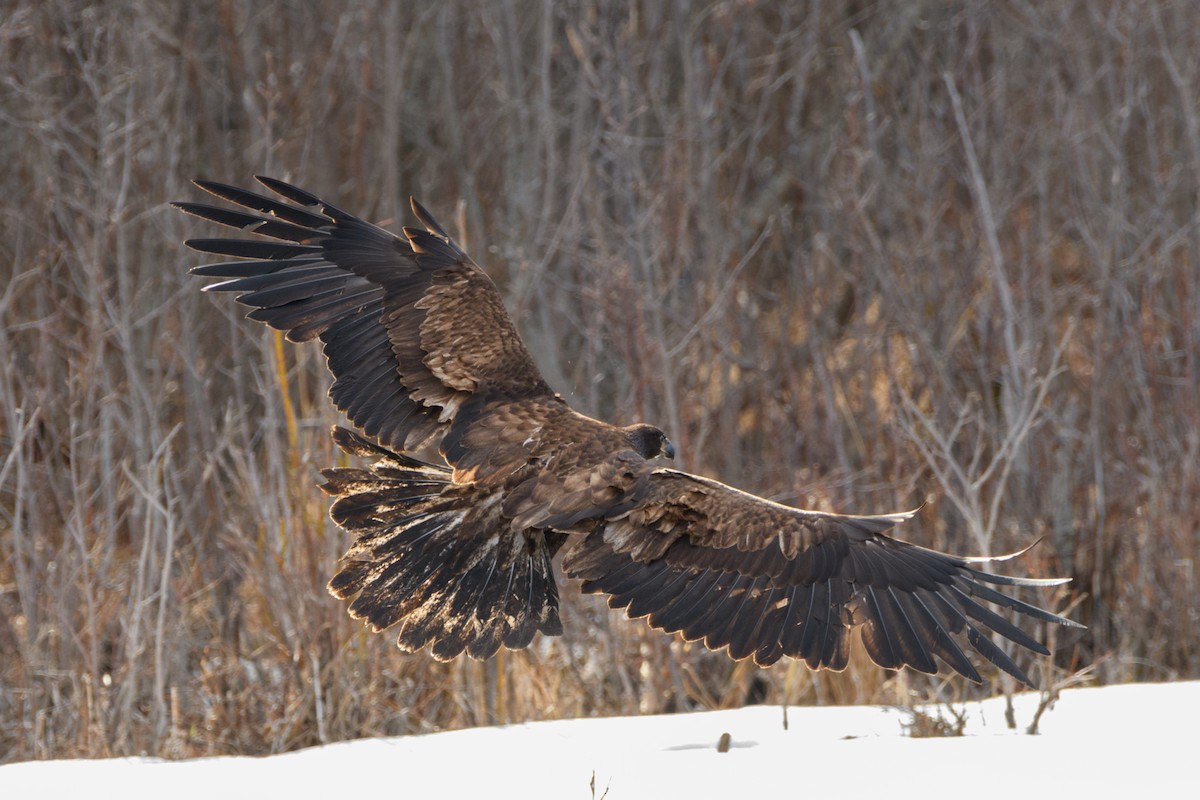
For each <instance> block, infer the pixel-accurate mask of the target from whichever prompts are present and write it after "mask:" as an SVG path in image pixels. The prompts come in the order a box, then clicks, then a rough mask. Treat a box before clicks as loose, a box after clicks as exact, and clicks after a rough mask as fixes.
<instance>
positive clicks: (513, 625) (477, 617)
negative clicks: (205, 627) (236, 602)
mask: <svg viewBox="0 0 1200 800" xmlns="http://www.w3.org/2000/svg"><path fill="white" fill-rule="evenodd" d="M333 440H334V441H335V442H336V443H337V445H338V447H340V448H341V449H342V450H344V451H346V452H347V453H350V454H351V455H356V456H365V457H368V458H373V459H375V462H374V463H373V464H371V465H370V466H369V467H367V468H366V469H353V468H339V469H327V470H324V472H323V473H322V474H324V476H325V478H326V480H327V483H325V484H324V485H323V486H322V487H321V488H322V489H324V490H325V492H326V493H328V494H330V495H333V496H334V497H336V498H337V499H336V500H335V501H334V503H333V506H332V507H331V508H330V512H329V513H330V515H331V516H332V517H333V520H334V522H336V523H337V524H338V525H340V526H341V527H342V528H343V529H345V530H346V531H348V532H349V533H352V534H354V536H355V537H356V538H355V542H354V544H353V545H351V547H350V549H349V550H347V551H346V554H345V556H344V557H343V563H342V567H341V569H340V571H339V572H338V573H337V575H335V576H334V577H333V580H331V581H330V582H329V591H330V593H332V594H333V595H334V596H336V597H339V598H342V599H344V600H348V599H351V598H353V601H352V602H351V604H350V614H351V615H352V616H354V617H356V618H358V619H362V620H365V621H366V622H367V623H368V624H369V625H370V626H371V628H372V629H373V630H376V631H382V630H385V629H387V628H391V627H392V626H394V625H400V633H399V635H398V637H397V640H396V644H397V645H398V646H399V647H400V649H401V650H404V651H405V652H416V651H418V650H420V649H421V648H423V647H425V646H426V645H429V644H432V648H431V652H432V654H433V657H434V658H436V659H438V660H439V661H447V660H449V659H451V658H454V657H455V656H457V655H459V654H461V653H462V652H463V651H464V650H465V651H466V652H467V653H468V654H469V655H471V656H472V657H474V658H488V657H490V656H492V655H494V654H495V653H496V651H497V650H498V649H499V648H500V645H502V644H503V645H504V646H505V647H508V648H510V649H514V650H515V649H520V648H523V647H527V646H528V645H529V643H530V641H532V639H533V635H534V633H536V632H538V631H541V632H542V633H545V634H547V635H557V634H560V633H562V622H561V621H560V620H559V616H558V589H557V587H556V585H555V582H554V574H553V572H552V568H551V564H550V560H551V558H552V557H553V555H554V552H555V551H556V550H557V549H558V547H559V546H561V544H562V541H561V539H560V538H559V535H558V534H554V533H549V534H542V533H541V532H529V533H526V534H519V533H514V532H513V531H512V530H511V529H510V528H509V526H508V524H507V522H506V521H505V520H504V519H503V518H502V517H501V516H500V502H499V496H498V495H497V496H495V497H488V496H480V492H481V491H483V490H478V489H475V488H474V487H470V486H459V485H455V484H453V483H452V482H451V479H450V471H449V470H448V469H447V468H445V467H440V466H434V465H431V464H426V463H423V462H421V461H417V460H416V459H413V458H410V457H409V456H406V455H402V454H400V453H393V452H392V451H390V450H387V449H385V448H383V447H380V446H378V445H376V444H373V443H372V442H369V441H367V440H366V439H364V438H363V437H362V436H359V435H358V434H356V433H354V432H352V431H349V430H346V429H345V428H340V427H335V428H334V429H333ZM490 491H494V490H490Z"/></svg>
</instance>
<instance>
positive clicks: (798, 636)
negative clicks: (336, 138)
mask: <svg viewBox="0 0 1200 800" xmlns="http://www.w3.org/2000/svg"><path fill="white" fill-rule="evenodd" d="M256 180H257V181H258V182H259V183H260V184H261V185H262V186H263V187H265V189H267V190H269V191H270V192H271V195H267V194H263V193H260V191H250V190H247V189H241V188H237V187H234V186H230V185H226V184H222V183H215V182H212V181H207V180H196V181H195V182H194V183H195V185H196V186H198V187H199V188H200V189H202V190H204V191H205V192H207V193H209V194H210V195H213V196H215V197H217V198H219V199H220V200H222V201H225V203H226V204H222V205H212V204H207V203H195V202H179V203H174V204H173V205H174V206H176V207H177V208H178V209H180V210H182V211H184V212H186V213H187V214H191V215H194V216H196V217H200V218H202V219H205V220H208V221H210V222H214V223H218V224H220V225H224V226H227V227H229V228H234V229H238V230H240V231H243V232H246V233H250V234H254V235H255V236H256V237H258V238H254V239H248V238H234V239H227V238H217V239H191V240H188V241H187V242H186V244H187V246H188V247H190V248H192V249H194V250H197V251H200V252H202V253H207V254H212V255H217V256H223V257H227V258H232V259H233V260H225V261H221V262H220V263H215V264H206V265H204V266H198V267H195V268H193V269H192V270H191V272H192V273H193V274H195V275H199V276H202V277H205V278H220V279H222V280H220V281H219V282H216V283H211V284H209V285H207V286H205V287H204V288H205V290H207V291H211V292H232V293H234V294H236V296H237V298H236V299H237V301H238V302H239V303H241V304H243V305H245V306H249V307H250V308H251V309H252V310H251V311H250V312H249V314H248V318H249V319H253V320H257V321H259V322H263V323H266V324H267V325H269V326H270V327H272V328H275V329H277V330H280V331H284V332H285V333H286V338H287V339H288V340H290V341H293V342H305V341H309V340H312V339H320V340H321V342H322V343H323V347H324V355H325V358H326V363H327V365H328V367H329V370H330V372H331V373H332V375H333V382H332V385H331V388H330V390H329V396H330V398H331V399H332V400H333V403H334V405H335V406H336V407H337V408H338V409H339V410H340V411H341V412H342V413H343V414H344V415H345V417H346V418H347V419H348V420H349V422H350V423H351V424H352V425H353V427H354V428H355V430H350V429H348V428H344V427H339V426H335V427H334V428H333V430H332V436H333V440H334V442H335V443H336V444H337V446H338V447H339V448H341V449H342V450H343V451H345V452H346V453H348V454H350V455H352V456H356V457H362V458H365V459H367V460H368V462H369V463H368V464H367V466H362V467H352V468H336V469H326V470H323V471H322V474H323V476H324V478H325V483H324V484H323V485H322V486H321V488H322V489H323V490H324V491H325V492H326V493H328V494H329V495H331V496H332V497H333V498H334V501H333V503H332V506H331V507H330V515H331V517H332V518H333V520H334V522H336V523H337V525H339V526H340V527H341V528H342V529H343V530H345V531H346V532H347V533H348V534H350V535H351V536H352V537H353V542H352V544H351V545H350V546H349V549H348V550H347V551H346V554H345V556H344V557H343V559H342V561H341V563H340V566H339V568H338V569H337V572H336V574H335V575H334V577H333V579H332V580H330V582H329V591H330V592H331V593H332V594H333V595H334V596H336V597H338V598H340V599H343V600H347V601H349V613H350V614H351V615H352V616H353V617H355V618H358V619H361V620H364V621H365V624H367V625H368V626H369V627H370V628H371V629H373V630H375V631H386V630H392V629H396V630H397V631H398V632H397V633H396V643H397V645H398V646H399V648H400V649H401V650H402V651H405V652H417V651H420V650H422V649H423V648H426V647H429V648H430V652H431V654H432V656H433V657H434V658H435V659H438V660H441V661H444V660H449V659H452V658H455V657H457V656H459V655H461V654H462V653H464V652H465V653H467V654H468V655H469V656H471V657H474V658H477V659H486V658H489V657H491V656H492V655H494V654H495V653H496V652H497V651H498V650H499V648H500V647H501V646H504V647H506V648H509V649H520V648H524V647H527V646H528V645H529V644H530V643H531V641H532V640H533V637H534V635H535V634H537V633H539V632H540V633H542V634H544V635H547V636H554V635H558V634H561V633H562V622H561V619H560V617H559V602H558V588H557V583H556V579H555V575H554V569H553V566H552V560H553V559H554V558H555V556H556V555H557V554H558V553H559V552H560V551H563V556H562V561H561V568H562V571H563V573H565V574H566V575H567V576H569V577H571V578H577V579H579V580H580V581H581V582H582V583H581V586H582V590H583V591H584V592H585V593H603V594H606V595H607V596H608V604H609V606H610V607H612V608H615V609H624V611H625V613H626V614H627V615H628V617H629V618H630V619H645V620H646V621H647V622H648V623H649V624H650V625H651V626H652V627H653V628H656V629H658V630H661V631H664V632H666V633H669V634H673V633H679V634H682V636H683V638H684V639H685V640H687V641H697V640H700V641H703V643H704V645H705V646H706V647H708V648H709V649H711V650H722V649H725V650H727V651H728V654H729V656H731V657H732V658H734V659H739V660H740V659H745V658H753V659H754V662H755V663H756V664H758V665H760V666H762V667H767V666H770V665H772V664H774V663H776V662H777V661H779V659H781V658H783V657H784V656H787V657H789V658H793V659H800V660H803V661H804V662H805V663H806V664H807V665H808V666H809V667H810V668H812V669H814V670H815V669H831V670H842V669H844V668H845V667H846V665H847V662H848V658H849V653H850V646H851V644H850V643H851V639H852V634H853V633H854V632H855V631H858V634H859V638H860V639H861V641H862V644H863V646H864V647H865V649H866V653H867V654H868V655H869V656H870V657H871V659H872V660H873V661H874V662H875V663H876V664H878V665H879V666H881V667H885V668H888V669H900V668H902V667H910V668H912V669H915V670H918V671H920V672H924V673H928V674H937V673H938V672H939V670H940V669H941V668H942V666H943V665H945V666H947V667H949V668H950V669H951V670H953V671H954V672H957V673H959V674H960V675H963V676H964V677H966V678H968V679H969V680H971V681H974V682H977V683H979V682H982V678H981V676H980V673H979V671H978V670H977V669H976V667H975V666H974V664H973V663H972V661H971V659H969V658H968V657H967V655H966V654H965V653H964V644H965V645H967V646H969V648H970V649H972V650H974V652H975V653H977V654H978V655H980V656H982V657H983V658H984V659H986V660H987V661H989V662H991V663H992V664H994V665H995V666H996V667H998V668H999V669H1001V670H1003V671H1004V672H1006V673H1008V674H1009V675H1011V676H1012V677H1013V678H1015V679H1016V680H1018V681H1020V682H1021V683H1023V684H1026V685H1028V686H1030V687H1033V686H1034V683H1033V681H1031V680H1030V678H1029V676H1028V675H1026V674H1025V672H1023V671H1022V670H1021V668H1020V667H1018V665H1017V664H1016V662H1015V661H1014V660H1013V658H1012V657H1011V656H1010V655H1009V654H1008V653H1007V652H1006V651H1005V649H1003V648H1002V647H1001V646H999V645H998V644H996V643H995V642H994V641H993V640H992V638H990V635H989V634H990V633H994V634H997V635H999V636H1001V637H1003V638H1004V639H1007V640H1008V641H1010V642H1013V643H1015V644H1016V645H1019V646H1020V647H1023V648H1025V649H1027V650H1030V651H1033V652H1035V653H1039V654H1041V655H1049V652H1050V651H1049V650H1048V649H1047V648H1046V647H1045V646H1044V645H1043V644H1042V643H1041V642H1040V641H1038V640H1037V639H1035V638H1034V637H1033V636H1031V635H1030V634H1029V633H1027V632H1026V631H1025V630H1023V629H1022V628H1020V627H1018V626H1017V625H1016V624H1014V623H1013V622H1012V621H1010V619H1008V618H1006V616H1005V615H1003V614H1002V613H999V612H997V611H996V610H994V608H996V607H998V608H1001V609H1007V610H1009V611H1010V612H1013V613H1012V614H1009V615H1008V616H1009V617H1015V618H1018V619H1019V618H1020V617H1026V618H1029V619H1032V620H1038V621H1041V622H1047V623H1054V624H1058V625H1064V626H1069V627H1082V626H1080V625H1079V624H1078V623H1076V622H1073V621H1072V620H1070V619H1067V618H1065V617H1063V616H1059V615H1057V614H1054V613H1051V612H1050V611H1046V610H1044V609H1041V608H1038V607H1037V606H1034V605H1031V604H1029V603H1026V602H1023V601H1021V600H1018V599H1016V598H1015V597H1011V596H1009V595H1008V594H1003V593H1001V592H1000V591H998V590H997V589H995V588H993V587H996V586H999V587H1018V586H1053V585H1057V584H1061V583H1065V582H1066V581H1067V580H1069V579H1031V578H1018V577H1011V576H1006V575H1001V574H993V573H991V572H987V571H984V570H983V569H982V568H981V562H986V561H990V560H995V559H987V558H967V557H960V556H955V555H950V554H947V553H942V552H938V551H936V550H931V549H926V548H924V547H920V546H918V545H914V544H910V543H907V542H904V541H901V540H899V539H896V538H893V537H892V536H890V535H889V533H888V532H889V531H890V530H891V529H892V528H893V527H894V526H896V525H897V524H899V523H901V522H903V521H905V520H907V519H909V518H910V517H912V516H913V513H914V512H911V511H909V512H901V513H892V514H876V515H849V514H833V513H824V512H820V511H806V510H803V509H799V508H793V507H791V506H787V505H783V504H780V503H776V502H772V501H771V500H768V499H765V498H762V497H758V496H755V495H753V494H749V493H747V492H744V491H741V490H739V489H736V488H733V487H732V486H728V485H726V484H723V483H720V482H718V481H716V480H712V479H710V478H705V477H700V476H698V475H692V474H689V473H687V472H682V471H680V470H677V469H672V468H671V467H670V466H669V465H668V464H667V463H666V461H667V460H670V459H672V458H673V456H674V455H675V452H674V447H673V445H672V444H671V441H670V440H669V439H668V438H667V436H666V435H665V434H664V432H663V431H662V430H661V429H659V428H657V427H654V426H652V425H648V424H644V423H639V424H633V425H627V426H618V425H613V424H610V423H608V422H604V421H601V420H598V419H593V418H592V417H589V416H587V415H584V414H581V413H580V412H578V411H576V410H575V409H573V408H571V407H570V405H568V404H567V402H566V401H565V400H564V399H563V397H562V396H560V395H559V394H556V393H555V392H554V390H553V389H552V388H551V387H550V386H549V385H548V384H547V382H546V380H545V379H544V378H543V377H542V375H541V373H540V372H539V370H538V368H537V365H536V364H535V363H534V360H533V358H532V357H531V355H530V353H529V351H528V349H526V346H525V344H524V342H523V341H522V339H521V336H520V335H519V334H518V332H517V328H516V326H515V325H514V323H513V320H512V318H511V317H510V316H509V314H508V312H507V311H506V310H505V306H504V302H503V299H502V297H501V294H500V292H499V290H498V289H497V287H496V285H495V284H494V283H493V281H492V280H491V278H489V277H488V275H487V274H486V273H485V272H484V271H483V269H481V268H480V266H479V265H478V264H476V263H475V262H474V261H473V260H472V259H471V258H470V256H468V255H467V254H466V253H465V252H463V250H462V248H460V247H459V246H458V245H457V244H456V243H455V242H454V240H453V239H452V238H451V237H450V236H449V235H448V234H447V233H446V231H445V229H443V228H442V226H440V225H439V224H438V223H437V221H436V220H434V218H433V216H432V215H430V213H429V212H428V211H426V210H425V208H424V207H423V206H422V205H421V204H420V203H418V202H417V201H416V200H415V199H413V200H412V201H411V206H412V212H413V214H414V216H415V217H416V219H417V220H418V221H419V222H420V224H421V227H404V228H402V229H401V235H396V234H394V233H392V232H389V231H388V230H386V229H384V228H382V227H380V226H377V225H375V224H373V223H370V222H367V221H365V220H363V219H361V218H359V217H357V216H355V215H353V214H350V213H348V212H346V211H343V210H342V209H340V208H338V207H337V206H335V205H333V204H332V203H329V202H326V201H324V200H322V199H320V198H319V197H317V196H315V195H313V194H310V193H309V192H307V191H304V190H302V189H299V188H297V187H295V186H292V185H290V184H288V183H285V182H283V181H280V180H276V179H273V178H267V177H261V176H258V177H256ZM272 195H274V196H272ZM435 447H436V452H437V453H439V454H440V457H441V458H440V461H441V463H429V462H430V461H438V459H437V458H434V457H430V456H426V458H425V460H422V459H421V458H418V457H417V455H416V454H421V453H433V452H435V450H434V448H435ZM1022 552H1024V551H1022ZM1016 555H1020V553H1014V554H1012V556H1005V557H1004V558H1011V557H1013V556H1016ZM1010 649H1011V648H1010Z"/></svg>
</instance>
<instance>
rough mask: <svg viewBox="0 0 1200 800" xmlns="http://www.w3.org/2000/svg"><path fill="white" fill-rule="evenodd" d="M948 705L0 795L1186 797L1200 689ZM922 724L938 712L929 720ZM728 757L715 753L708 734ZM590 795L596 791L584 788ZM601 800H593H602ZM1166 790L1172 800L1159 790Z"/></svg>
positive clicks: (529, 732) (231, 765)
mask: <svg viewBox="0 0 1200 800" xmlns="http://www.w3.org/2000/svg"><path fill="white" fill-rule="evenodd" d="M1038 698H1039V695H1037V694H1036V693H1028V694H1023V695H1019V696H1018V697H1017V699H1016V710H1017V720H1018V723H1019V727H1020V729H1021V730H1019V731H1011V730H1009V729H1008V728H1007V727H1006V726H1005V722H1004V701H1003V700H1002V699H1000V698H996V699H992V700H987V701H984V702H982V703H967V704H964V705H961V706H957V705H956V706H955V709H956V710H958V711H965V712H966V714H967V725H966V730H965V734H966V735H964V736H959V737H948V738H922V739H915V738H911V737H909V736H907V735H906V732H905V731H906V726H907V724H908V723H909V722H910V721H911V719H912V715H911V714H910V713H908V712H905V711H902V710H899V709H893V708H886V707H879V706H865V707H823V708H812V707H802V708H797V707H792V708H789V709H788V722H789V729H788V730H784V728H783V724H782V722H783V713H782V710H781V709H780V708H779V707H778V706H755V707H750V708H743V709H739V710H735V711H712V712H702V713H691V714H677V715H671V716H653V717H619V718H608V719H580V720H563V721H557V722H535V723H529V724H525V725H509V726H505V727H496V728H475V729H471V730H462V731H451V732H447V733H436V734H429V735H425V736H405V737H396V738H390V739H375V740H362V741H355V742H344V743H341V744H332V745H328V746H325V747H316V748H312V749H309V750H304V751H300V752H295V753H286V754H283V755H277V756H269V757H265V758H246V757H224V758H203V759H196V760H192V761H175V762H168V761H160V760H157V759H148V758H115V759H106V760H96V761H41V762H24V763H19V764H10V765H8V766H5V767H0V798H27V797H37V798H81V797H86V798H88V799H89V800H92V799H93V798H120V800H133V799H134V798H155V800H159V799H161V798H169V800H179V799H180V798H206V799H207V800H232V799H233V798H241V797H253V798H256V800H257V799H260V798H261V799H262V800H265V799H266V798H277V797H282V798H287V799H288V800H303V799H304V798H333V797H341V798H357V797H362V798H458V797H463V798H488V799H489V800H490V799H491V798H509V797H512V798H554V799H555V800H560V799H562V798H592V797H596V798H599V797H602V796H606V797H607V798H608V799H609V800H627V799H628V798H654V800H673V798H688V800H692V799H693V798H706V797H714V798H731V799H732V798H738V799H739V800H740V798H751V797H781V798H782V797H803V798H812V799H813V800H815V799H816V798H822V800H824V798H843V797H844V798H856V797H873V798H886V799H887V800H892V798H909V797H912V798H918V797H919V798H930V799H932V798H939V797H969V798H975V797H983V798H988V797H997V798H999V797H1004V798H1012V797H1020V798H1043V797H1055V798H1075V797H1099V798H1104V797H1118V796H1121V795H1125V796H1132V797H1146V796H1149V795H1148V793H1150V792H1153V793H1155V794H1158V793H1164V794H1162V796H1164V797H1180V798H1184V797H1200V788H1198V787H1197V777H1196V776H1197V771H1198V769H1200V749H1198V748H1197V745H1196V716H1197V713H1198V712H1200V682H1189V683H1169V684H1133V685H1124V686H1112V687H1106V688H1098V689H1072V690H1068V691H1064V692H1063V694H1062V697H1061V698H1060V699H1059V701H1058V702H1057V704H1056V705H1055V707H1054V708H1053V709H1051V710H1049V711H1047V712H1046V713H1045V715H1043V717H1042V719H1041V724H1040V727H1041V733H1040V735H1037V736H1028V735H1026V734H1024V733H1023V730H1024V727H1025V726H1027V725H1028V724H1029V722H1030V720H1031V718H1032V716H1033V713H1034V710H1035V709H1036V707H1037V703H1038ZM935 713H936V712H935ZM725 733H728V734H729V736H730V746H729V748H728V752H724V753H722V752H718V750H717V744H718V742H719V740H720V739H721V737H722V734H725ZM593 777H594V781H595V784H594V786H595V788H594V789H593V788H592V781H593ZM606 793H607V794H606ZM1167 793H1169V794H1167Z"/></svg>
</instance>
